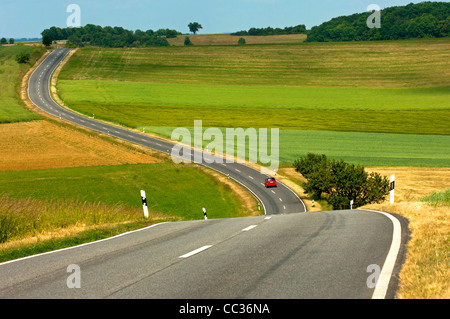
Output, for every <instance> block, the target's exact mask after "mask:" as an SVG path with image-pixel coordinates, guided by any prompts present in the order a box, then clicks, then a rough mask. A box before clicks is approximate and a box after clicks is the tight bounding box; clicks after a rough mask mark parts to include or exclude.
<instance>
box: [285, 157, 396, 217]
mask: <svg viewBox="0 0 450 319" xmlns="http://www.w3.org/2000/svg"><path fill="white" fill-rule="evenodd" d="M293 166H294V168H295V170H296V171H297V172H299V173H300V174H302V175H303V176H304V177H305V178H306V179H307V182H305V183H304V185H303V187H304V189H305V191H306V192H307V193H309V194H310V195H311V196H312V197H313V198H315V199H321V198H322V195H326V198H327V200H328V202H329V203H330V204H331V205H332V206H333V208H334V209H347V208H350V201H351V200H353V207H355V208H357V207H361V206H364V205H367V204H370V203H380V202H382V201H383V200H384V199H385V197H386V196H387V195H388V194H389V180H388V179H387V177H385V176H381V175H380V174H378V173H374V172H372V173H370V174H369V173H367V172H366V171H365V169H364V167H363V166H360V165H354V164H349V163H346V162H344V161H342V160H339V161H337V160H328V159H327V157H326V156H325V155H318V154H312V153H309V154H307V155H306V156H305V157H302V158H299V159H297V160H295V161H294V163H293Z"/></svg>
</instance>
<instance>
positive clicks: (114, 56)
mask: <svg viewBox="0 0 450 319" xmlns="http://www.w3.org/2000/svg"><path fill="white" fill-rule="evenodd" d="M449 48H450V40H449V38H443V39H423V40H408V41H380V42H355V43H326V44H324V43H307V44H306V43H300V44H258V45H247V46H235V45H233V46H197V47H196V46H193V47H166V48H145V49H122V50H117V49H98V48H89V49H83V50H80V51H78V52H77V53H76V54H75V55H74V56H73V57H72V59H71V60H70V61H69V63H68V64H67V65H66V67H65V68H64V69H63V70H62V72H61V74H60V80H59V82H58V84H57V88H58V93H59V95H60V96H61V97H62V99H63V100H64V101H65V103H66V104H67V105H69V106H70V107H71V108H73V109H75V110H77V111H80V112H82V113H84V114H86V115H92V114H96V117H98V118H101V119H105V120H108V121H112V122H115V123H118V124H121V125H125V126H128V127H132V128H139V129H142V128H144V127H145V128H146V129H149V130H150V131H152V132H155V133H158V134H162V135H164V136H166V137H170V131H171V130H173V128H175V127H188V128H189V127H192V125H193V121H194V120H202V121H203V126H204V127H222V128H223V127H243V128H247V127H255V128H261V127H263V128H280V129H281V133H280V136H281V137H280V138H281V141H280V154H281V162H282V164H284V165H288V164H290V163H291V162H292V161H293V160H294V159H295V158H297V157H298V156H301V155H303V154H305V153H306V152H309V151H313V150H314V151H317V152H324V153H330V152H331V153H332V154H331V157H333V156H334V157H340V158H342V157H344V158H345V159H347V160H350V161H352V162H357V163H359V164H366V165H387V166H389V165H403V166H448V164H449V163H450V158H449V156H450V155H449V153H448V151H447V150H448V148H449V144H450V141H449V137H448V135H450V131H449V129H450V127H449V126H448V122H449V120H450V105H449V103H448V100H449V97H450V86H449V84H450V73H449V68H448V62H447V61H448V60H449V59H448V58H449V54H448V52H449V50H448V49H449ZM423 52H426V53H427V54H426V55H425V56H424V54H423ZM78 92H83V94H78ZM249 115H251V116H249ZM380 133H381V134H380ZM422 135H423V136H422Z"/></svg>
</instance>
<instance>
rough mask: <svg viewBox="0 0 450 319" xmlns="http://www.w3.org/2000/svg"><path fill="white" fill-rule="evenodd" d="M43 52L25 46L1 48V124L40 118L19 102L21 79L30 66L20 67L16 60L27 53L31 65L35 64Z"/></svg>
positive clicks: (39, 49)
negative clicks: (18, 56) (20, 54)
mask: <svg viewBox="0 0 450 319" xmlns="http://www.w3.org/2000/svg"><path fill="white" fill-rule="evenodd" d="M43 51H44V49H43V48H40V47H31V46H25V45H15V46H0V83H1V84H0V87H1V89H0V123H13V122H21V121H30V120H35V119H39V118H40V117H39V116H38V115H36V114H34V113H32V112H30V111H28V110H27V109H25V108H24V107H23V106H22V105H21V104H20V103H19V101H18V86H19V83H20V79H21V77H22V76H23V75H24V74H25V72H26V71H27V70H28V68H29V67H30V65H29V64H21V65H19V64H18V63H17V62H16V60H15V58H16V55H17V54H19V53H26V54H29V55H30V64H33V63H34V62H35V61H36V60H37V59H38V58H39V57H40V56H41V55H42V53H43Z"/></svg>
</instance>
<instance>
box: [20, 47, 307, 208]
mask: <svg viewBox="0 0 450 319" xmlns="http://www.w3.org/2000/svg"><path fill="white" fill-rule="evenodd" d="M69 52H70V49H57V50H55V51H54V52H52V53H51V54H50V55H49V56H48V57H47V58H46V59H45V60H44V61H43V62H42V63H41V65H40V66H39V67H38V68H37V69H36V70H35V72H34V73H33V74H32V75H31V77H30V80H29V86H28V96H29V98H30V100H31V101H32V102H33V104H34V105H35V106H37V107H38V108H39V109H41V110H42V111H44V112H46V113H48V114H50V115H53V116H56V117H58V118H61V119H63V120H66V121H68V122H71V123H73V124H76V125H79V126H83V127H85V128H88V129H90V130H93V131H96V132H100V133H103V134H108V135H110V136H114V137H116V138H119V139H123V140H126V141H128V142H131V143H134V144H138V145H142V146H145V147H148V148H152V149H154V150H157V151H161V152H164V153H167V154H171V152H172V148H173V147H174V145H175V143H169V142H166V141H163V140H159V139H156V138H152V137H149V136H147V135H145V134H139V133H136V132H132V131H129V130H126V129H123V128H120V127H117V126H112V125H108V124H105V123H101V122H98V121H95V119H90V118H87V117H85V116H81V115H78V114H75V113H73V112H71V111H69V110H67V109H65V108H63V107H61V106H60V105H59V104H57V103H56V102H55V101H54V100H53V98H52V97H51V94H50V80H51V77H52V74H53V71H54V70H55V69H56V67H57V66H58V65H59V64H60V62H61V61H62V60H63V59H64V58H65V56H66V55H67V54H68V53H69ZM80 94H82V92H81V93H80ZM198 152H199V151H193V152H192V153H191V157H190V158H189V156H186V157H185V159H190V160H191V161H192V162H194V158H195V153H198ZM207 155H208V156H209V161H208V162H206V161H202V162H199V164H202V165H204V166H207V167H209V168H211V169H214V170H216V171H219V172H221V173H223V174H224V175H226V176H229V177H230V178H232V179H234V180H236V181H237V182H239V183H240V184H241V185H243V186H244V187H246V188H247V189H248V190H249V191H250V192H252V194H253V195H254V196H255V197H256V198H257V199H258V200H259V202H260V203H261V205H262V206H263V208H264V209H265V213H266V214H280V213H284V214H287V213H300V212H305V211H306V207H305V205H304V203H303V202H302V201H301V200H300V198H299V197H298V196H297V195H296V194H295V193H294V192H293V191H291V190H290V189H289V188H288V187H286V186H285V185H283V184H281V183H278V186H277V188H271V189H266V188H265V187H264V184H263V183H264V180H265V178H266V177H267V175H265V174H262V173H261V172H260V171H258V170H255V169H253V168H250V167H249V166H247V165H243V164H240V163H238V162H234V163H226V161H224V160H223V158H217V157H214V156H211V155H210V154H207ZM200 158H203V156H202V157H200ZM214 158H217V159H220V161H219V160H215V161H214V160H213V159H214ZM211 162H213V163H211ZM221 162H223V163H221Z"/></svg>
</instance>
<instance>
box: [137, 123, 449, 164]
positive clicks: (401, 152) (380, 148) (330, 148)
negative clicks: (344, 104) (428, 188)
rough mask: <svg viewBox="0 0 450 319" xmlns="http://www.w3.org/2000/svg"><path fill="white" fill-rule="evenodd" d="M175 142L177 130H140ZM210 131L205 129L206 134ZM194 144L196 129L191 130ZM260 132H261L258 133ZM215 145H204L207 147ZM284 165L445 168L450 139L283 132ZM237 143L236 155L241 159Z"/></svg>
mask: <svg viewBox="0 0 450 319" xmlns="http://www.w3.org/2000/svg"><path fill="white" fill-rule="evenodd" d="M144 128H145V131H146V132H152V133H155V134H158V135H160V136H163V137H167V138H171V135H172V132H173V130H174V129H175V127H153V126H147V127H139V129H141V130H142V129H144ZM206 129H207V127H203V131H205V130H206ZM189 131H190V133H191V138H192V141H193V139H194V129H193V127H190V128H189ZM221 132H222V136H223V137H224V143H223V148H222V149H223V150H226V147H227V144H226V139H225V137H226V130H225V129H224V128H221ZM257 132H258V131H257ZM268 136H269V138H268V147H267V151H268V154H269V155H270V152H271V143H270V141H271V140H270V131H269V132H268ZM209 143H211V141H209V140H204V141H203V147H204V148H206V146H207V145H208V144H209ZM246 143H247V144H246V145H245V154H246V159H247V160H248V159H249V158H248V155H249V152H250V150H251V151H253V152H254V153H255V154H257V153H258V146H256V148H255V147H252V148H251V149H250V150H249V147H248V146H249V142H248V141H247V142H246ZM279 143H280V144H279V153H280V159H279V160H280V164H281V165H282V166H290V165H291V164H292V162H293V161H294V160H295V159H297V158H299V157H301V156H305V155H306V154H307V153H309V152H312V153H317V154H327V156H328V157H329V158H334V159H343V160H345V161H348V162H352V163H356V164H360V165H367V166H386V163H389V165H392V166H428V167H445V166H449V165H450V152H449V149H450V137H449V136H434V135H413V134H388V133H363V132H331V131H305V130H280V133H279ZM237 147H238V144H237V141H235V144H234V149H235V151H234V154H235V155H237V154H238V153H237Z"/></svg>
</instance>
